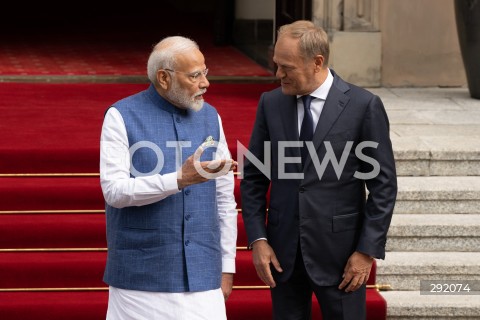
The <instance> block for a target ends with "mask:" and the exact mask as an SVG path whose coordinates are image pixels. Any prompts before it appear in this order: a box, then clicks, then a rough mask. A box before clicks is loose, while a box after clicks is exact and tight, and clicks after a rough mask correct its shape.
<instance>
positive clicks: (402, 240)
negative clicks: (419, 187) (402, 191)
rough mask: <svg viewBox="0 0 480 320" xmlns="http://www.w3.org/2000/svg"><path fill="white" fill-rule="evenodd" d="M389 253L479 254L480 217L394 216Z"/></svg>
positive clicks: (388, 245)
mask: <svg viewBox="0 0 480 320" xmlns="http://www.w3.org/2000/svg"><path fill="white" fill-rule="evenodd" d="M387 239H388V240H387V251H467V252H468V251H470V252H479V251H480V214H429V215H426V214H409V215H406V214H404V215H401V214H394V215H393V217H392V223H391V225H390V229H389V231H388V238H387Z"/></svg>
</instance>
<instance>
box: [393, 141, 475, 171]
mask: <svg viewBox="0 0 480 320" xmlns="http://www.w3.org/2000/svg"><path fill="white" fill-rule="evenodd" d="M392 145H393V149H394V156H395V163H396V167H397V174H398V175H399V176H478V175H480V135H478V136H477V135H475V136H456V135H453V136H446V135H445V134H444V133H440V132H438V133H437V135H435V136H413V137H410V136H407V137H405V136H403V137H395V136H393V137H392Z"/></svg>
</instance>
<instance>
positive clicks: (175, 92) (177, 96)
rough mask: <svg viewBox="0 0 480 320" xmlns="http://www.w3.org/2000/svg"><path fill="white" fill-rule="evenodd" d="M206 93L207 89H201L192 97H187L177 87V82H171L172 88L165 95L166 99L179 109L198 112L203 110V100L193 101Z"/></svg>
mask: <svg viewBox="0 0 480 320" xmlns="http://www.w3.org/2000/svg"><path fill="white" fill-rule="evenodd" d="M205 92H207V89H202V90H200V91H199V92H197V93H195V94H194V95H193V96H188V95H186V94H185V93H184V90H183V89H182V88H181V87H180V86H179V85H178V83H177V81H176V80H174V81H173V82H172V88H171V89H170V91H168V92H167V93H166V94H165V95H166V96H167V98H168V99H169V100H170V101H172V102H174V103H175V104H177V105H179V106H180V107H181V108H184V109H190V110H193V111H199V110H201V109H202V108H203V102H204V100H203V99H195V97H197V96H200V95H203V94H204V93H205Z"/></svg>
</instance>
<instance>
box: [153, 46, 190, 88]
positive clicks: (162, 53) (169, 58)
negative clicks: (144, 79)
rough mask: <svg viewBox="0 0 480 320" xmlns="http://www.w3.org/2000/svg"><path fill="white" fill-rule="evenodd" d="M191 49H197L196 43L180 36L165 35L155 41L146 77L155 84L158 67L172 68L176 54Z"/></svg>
mask: <svg viewBox="0 0 480 320" xmlns="http://www.w3.org/2000/svg"><path fill="white" fill-rule="evenodd" d="M192 49H199V47H198V44H197V43H196V42H195V41H193V40H191V39H189V38H185V37H182V36H173V37H167V38H164V39H163V40H161V41H160V42H159V43H157V44H156V45H155V46H154V47H153V50H152V52H151V53H150V57H149V58H148V63H147V75H148V79H149V80H150V81H151V82H152V83H154V84H157V71H158V70H159V69H165V68H166V69H174V68H175V62H176V61H175V59H176V55H177V54H180V53H184V52H187V51H189V50H192Z"/></svg>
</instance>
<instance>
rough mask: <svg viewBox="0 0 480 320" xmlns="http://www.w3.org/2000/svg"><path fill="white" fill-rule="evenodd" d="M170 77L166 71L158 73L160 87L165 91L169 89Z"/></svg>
mask: <svg viewBox="0 0 480 320" xmlns="http://www.w3.org/2000/svg"><path fill="white" fill-rule="evenodd" d="M170 81H171V78H170V75H169V74H168V72H167V71H165V70H158V71H157V82H158V85H159V86H160V87H161V88H162V89H163V90H167V89H168V87H169V86H170Z"/></svg>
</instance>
